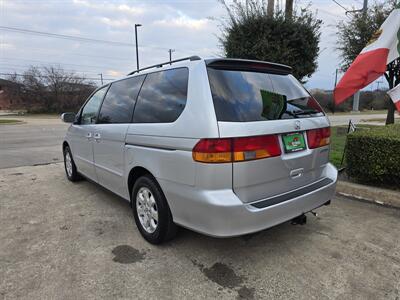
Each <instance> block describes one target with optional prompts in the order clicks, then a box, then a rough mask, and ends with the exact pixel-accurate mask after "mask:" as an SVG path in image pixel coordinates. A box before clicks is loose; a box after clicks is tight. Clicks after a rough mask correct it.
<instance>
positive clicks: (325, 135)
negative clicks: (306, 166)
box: [307, 127, 331, 149]
mask: <svg viewBox="0 0 400 300" xmlns="http://www.w3.org/2000/svg"><path fill="white" fill-rule="evenodd" d="M330 136H331V128H330V127H325V128H318V129H311V130H308V131H307V142H308V148H310V149H314V148H318V147H322V146H326V145H329V143H330Z"/></svg>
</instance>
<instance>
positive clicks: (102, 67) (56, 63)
mask: <svg viewBox="0 0 400 300" xmlns="http://www.w3.org/2000/svg"><path fill="white" fill-rule="evenodd" d="M1 60H5V61H7V60H16V61H29V62H37V63H43V64H49V65H66V66H76V67H84V68H95V69H104V68H106V67H107V66H91V65H81V64H71V63H60V62H50V61H43V60H37V59H24V58H11V57H9V58H7V57H2V58H0V62H1Z"/></svg>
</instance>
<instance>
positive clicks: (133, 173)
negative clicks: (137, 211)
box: [128, 166, 159, 204]
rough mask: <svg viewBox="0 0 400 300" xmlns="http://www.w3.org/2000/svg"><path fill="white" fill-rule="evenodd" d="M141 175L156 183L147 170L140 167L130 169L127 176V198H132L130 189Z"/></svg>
mask: <svg viewBox="0 0 400 300" xmlns="http://www.w3.org/2000/svg"><path fill="white" fill-rule="evenodd" d="M143 175H150V176H151V177H153V179H154V180H155V181H156V182H157V179H156V178H155V177H154V176H153V174H152V173H151V172H150V171H149V170H148V169H146V168H144V167H141V166H136V167H134V168H132V169H131V170H130V171H129V175H128V189H129V198H131V197H132V189H133V186H134V184H135V182H136V180H138V178H139V177H141V176H143ZM157 184H158V182H157ZM158 185H159V184H158ZM131 204H132V199H131Z"/></svg>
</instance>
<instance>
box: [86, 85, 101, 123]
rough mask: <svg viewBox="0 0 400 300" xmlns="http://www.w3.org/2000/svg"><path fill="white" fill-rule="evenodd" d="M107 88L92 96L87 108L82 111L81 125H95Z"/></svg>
mask: <svg viewBox="0 0 400 300" xmlns="http://www.w3.org/2000/svg"><path fill="white" fill-rule="evenodd" d="M106 91H107V87H104V88H102V89H100V90H98V91H97V92H96V93H94V94H93V95H92V97H91V98H90V99H89V101H88V102H86V104H85V107H84V108H83V109H82V115H81V121H80V123H81V124H83V125H85V124H95V123H96V119H97V113H98V112H99V108H100V105H101V101H103V97H104V94H105V92H106Z"/></svg>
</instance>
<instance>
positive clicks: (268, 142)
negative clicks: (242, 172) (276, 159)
mask: <svg viewBox="0 0 400 300" xmlns="http://www.w3.org/2000/svg"><path fill="white" fill-rule="evenodd" d="M279 155H281V147H280V146H279V142H278V137H277V136H276V135H264V136H254V137H243V138H235V139H233V160H234V161H244V160H252V159H260V158H266V157H272V156H279Z"/></svg>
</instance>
